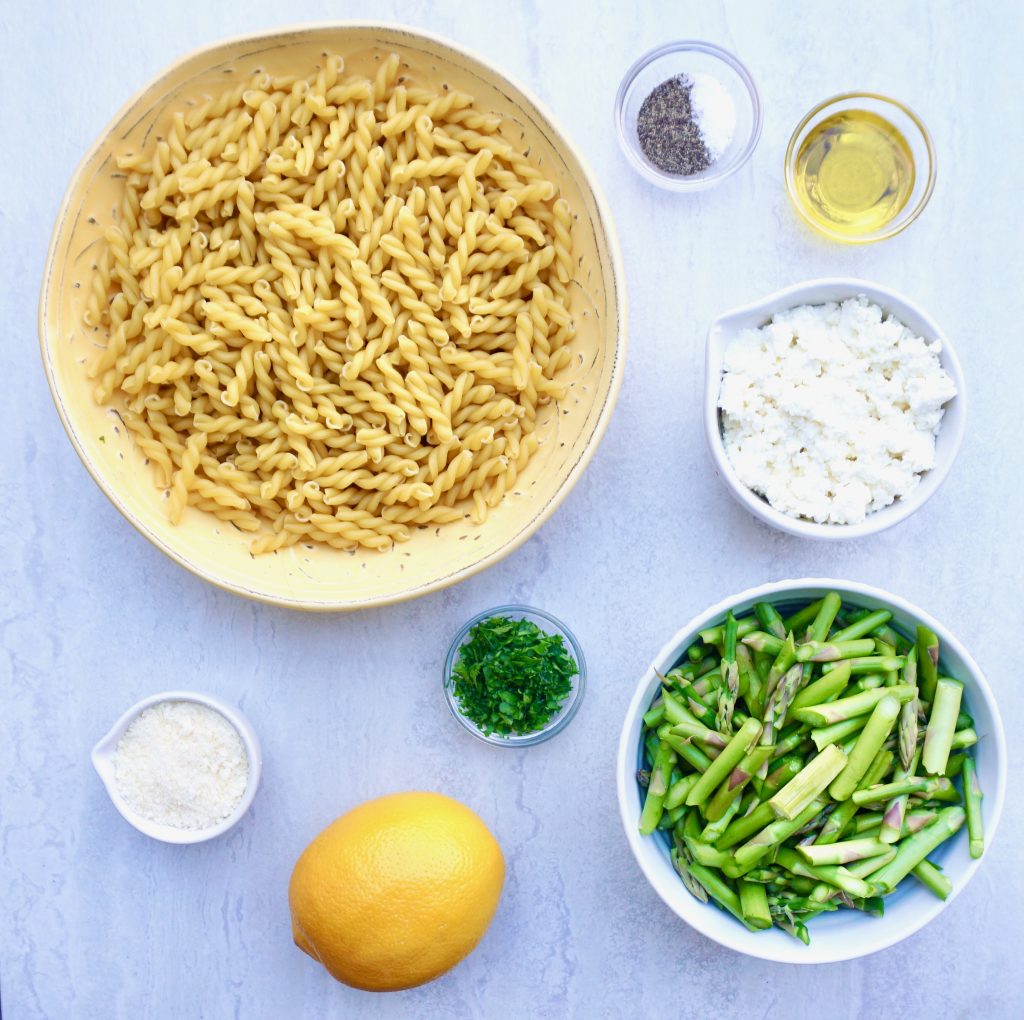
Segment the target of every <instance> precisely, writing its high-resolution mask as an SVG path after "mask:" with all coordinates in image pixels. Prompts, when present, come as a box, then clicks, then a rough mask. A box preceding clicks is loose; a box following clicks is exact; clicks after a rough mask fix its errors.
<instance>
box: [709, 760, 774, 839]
mask: <svg viewBox="0 0 1024 1020" xmlns="http://www.w3.org/2000/svg"><path fill="white" fill-rule="evenodd" d="M773 750H774V748H773V747H772V746H771V745H770V744H769V745H760V746H758V747H755V748H752V749H751V750H750V751H748V752H747V754H745V755H744V756H743V758H742V759H741V760H740V762H739V764H738V765H737V766H736V767H735V768H734V769H733V770H732V771H731V772H730V773H729V775H728V776H726V778H725V779H724V780H723V781H722V785H721V786H719V788H718V789H717V790H716V791H715V795H714V796H713V797H712V798H711V800H710V801H709V802H708V805H707V808H706V810H705V812H704V817H705V818H707V820H708V821H709V822H714V821H717V820H718V819H720V818H722V817H723V816H724V815H725V813H726V811H727V809H728V807H729V805H730V804H732V803H734V802H735V801H736V800H738V799H739V797H740V795H741V794H742V792H743V790H744V789H745V788H746V786H747V784H748V783H749V782H750V780H751V779H752V778H753V776H754V773H755V772H757V770H758V769H759V768H760V767H761V765H762V764H763V763H764V762H766V761H767V760H768V759H769V758H770V757H771V756H772V751H773ZM705 775H706V773H705Z"/></svg>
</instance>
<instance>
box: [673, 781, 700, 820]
mask: <svg viewBox="0 0 1024 1020" xmlns="http://www.w3.org/2000/svg"><path fill="white" fill-rule="evenodd" d="M698 779H700V773H699V772H691V773H690V774H689V775H688V776H683V778H682V779H677V780H676V781H675V782H674V783H673V784H672V785H671V786H670V787H669V789H668V793H667V794H666V795H665V810H666V811H674V810H675V809H676V808H677V807H679V806H680V805H681V804H685V803H686V795H687V794H688V793H689V792H690V790H692V789H693V785H694V783H696V782H697V780H698Z"/></svg>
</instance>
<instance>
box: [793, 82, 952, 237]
mask: <svg viewBox="0 0 1024 1020" xmlns="http://www.w3.org/2000/svg"><path fill="white" fill-rule="evenodd" d="M844 110H867V111H868V112H869V113H875V114H877V115H878V116H879V117H882V118H883V119H885V120H887V121H889V123H890V124H892V125H893V127H895V128H896V129H897V130H898V131H899V132H900V133H901V134H902V135H903V137H904V138H905V139H906V140H907V144H908V145H909V146H910V152H911V154H912V155H913V157H914V190H913V191H911V193H910V197H909V198H908V199H907V202H906V204H905V205H904V206H903V208H902V209H901V210H900V211H899V213H898V214H897V215H896V216H895V217H894V218H893V219H891V220H890V221H889V222H888V223H886V224H885V226H884V227H881V228H880V229H879V230H874V231H872V232H871V233H869V234H859V235H858V234H852V235H851V234H843V233H840V232H839V231H837V230H830V229H829V228H828V227H827V226H825V224H823V223H820V222H818V220H816V219H815V218H814V217H813V216H812V215H811V214H810V212H809V211H808V210H807V208H806V206H805V205H804V203H803V202H802V201H801V200H800V196H799V194H798V192H797V188H796V160H797V155H798V153H799V152H800V146H801V145H802V144H803V141H804V139H805V138H806V137H807V136H808V134H810V132H811V131H812V130H814V128H815V127H817V126H818V125H819V124H820V123H821V122H822V121H823V120H825V119H826V118H828V117H831V116H833V115H834V114H837V113H842V112H843V111H844ZM786 190H787V191H788V192H789V197H790V198H791V199H792V201H793V205H795V206H796V209H797V212H799V213H800V215H801V216H802V217H803V218H804V219H805V220H806V221H807V222H808V223H809V224H810V225H811V226H812V227H814V229H815V230H817V231H818V232H819V233H822V234H824V235H825V236H826V237H830V238H832V240H834V241H843V242H845V243H846V244H871V243H872V242H874V241H883V240H885V238H887V237H893V236H894V235H895V234H898V233H899V232H900V231H901V230H906V228H907V227H909V226H910V224H911V223H913V222H914V220H916V219H917V218H918V216H920V215H921V213H922V212H923V211H924V207H925V206H926V205H927V204H928V200H929V199H930V198H931V197H932V192H933V191H934V190H935V147H934V146H933V145H932V136H931V135H930V134H929V133H928V129H927V128H926V127H925V126H924V123H923V122H922V120H921V118H920V117H918V116H917V114H916V113H914V111H913V110H911V109H910V108H909V107H907V106H904V105H903V103H900V102H897V100H895V99H890V98H889V97H888V96H883V95H880V94H879V93H877V92H844V93H842V94H841V95H838V96H832V97H831V98H830V99H826V100H825V101H824V102H822V103H819V104H818V105H817V106H816V107H814V109H813V110H811V111H810V113H808V114H807V116H805V117H804V119H803V120H802V121H800V123H799V124H797V126H796V129H795V130H794V131H793V135H792V137H791V138H790V139H789V145H788V146H787V147H786Z"/></svg>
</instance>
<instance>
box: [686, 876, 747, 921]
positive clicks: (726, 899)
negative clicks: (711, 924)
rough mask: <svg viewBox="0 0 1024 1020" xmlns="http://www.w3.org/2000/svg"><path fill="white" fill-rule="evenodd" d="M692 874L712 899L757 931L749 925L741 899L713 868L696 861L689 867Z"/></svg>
mask: <svg viewBox="0 0 1024 1020" xmlns="http://www.w3.org/2000/svg"><path fill="white" fill-rule="evenodd" d="M689 871H690V874H691V875H692V876H693V878H695V879H696V880H697V881H698V882H699V883H700V884H701V885H702V886H703V887H704V888H705V889H706V890H707V892H708V894H709V895H710V896H711V898H712V899H713V900H714V901H715V902H716V903H719V904H720V905H721V906H723V907H725V909H726V910H728V911H729V913H730V914H732V916H733V917H735V918H736V920H737V921H740V922H741V923H742V924H744V925H746V927H748V928H749V929H750V930H751V931H755V930H756V929H755V928H754V926H753V925H751V924H748V923H747V921H746V919H745V918H744V916H743V908H742V907H741V906H740V898H739V896H737V895H736V893H735V892H734V891H733V889H732V887H731V886H730V885H729V884H728V883H727V882H726V881H725V880H724V879H722V878H721V877H719V875H718V874H717V873H716V872H715V871H713V870H712V869H711V868H706V867H705V866H704V865H703V864H698V863H697V862H696V861H695V862H694V863H693V864H690V865H689Z"/></svg>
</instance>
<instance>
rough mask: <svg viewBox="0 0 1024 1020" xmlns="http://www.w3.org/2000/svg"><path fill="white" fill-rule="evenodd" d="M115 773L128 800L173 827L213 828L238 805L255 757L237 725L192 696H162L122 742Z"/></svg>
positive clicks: (146, 816)
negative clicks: (170, 698)
mask: <svg viewBox="0 0 1024 1020" xmlns="http://www.w3.org/2000/svg"><path fill="white" fill-rule="evenodd" d="M114 781H115V785H116V787H117V791H118V793H119V794H120V795H121V796H122V797H123V798H124V800H125V801H126V802H127V804H128V805H129V807H131V808H132V809H133V810H134V811H136V812H137V813H138V814H140V815H142V816H143V817H144V818H148V819H149V820H150V821H153V822H157V823H158V824H160V825H169V826H171V827H172V828H175V829H208V828H210V827H211V826H214V825H217V824H218V823H219V822H222V821H223V820H224V819H225V818H227V817H228V816H230V814H231V813H232V812H233V811H234V810H235V808H236V807H237V806H238V803H239V801H240V800H241V799H242V795H243V794H244V793H245V788H246V785H247V783H248V781H249V759H248V756H247V755H246V753H245V747H244V745H243V744H242V738H241V737H240V736H239V733H238V730H236V729H235V727H234V726H232V725H231V723H230V722H228V720H227V719H225V718H224V716H222V715H221V714H220V712H217V711H215V710H214V709H212V708H208V707H207V706H206V705H201V704H199V703H197V702H194V701H161V702H159V703H158V704H156V705H151V706H150V707H149V708H147V709H145V711H143V712H141V713H140V714H139V716H138V717H137V718H136V719H134V720H133V721H132V723H131V725H129V726H128V728H127V729H126V730H125V732H124V734H123V735H122V737H121V739H120V740H119V741H118V742H117V752H116V755H115V759H114Z"/></svg>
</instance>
